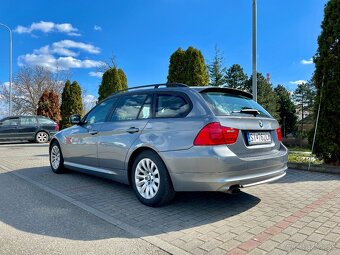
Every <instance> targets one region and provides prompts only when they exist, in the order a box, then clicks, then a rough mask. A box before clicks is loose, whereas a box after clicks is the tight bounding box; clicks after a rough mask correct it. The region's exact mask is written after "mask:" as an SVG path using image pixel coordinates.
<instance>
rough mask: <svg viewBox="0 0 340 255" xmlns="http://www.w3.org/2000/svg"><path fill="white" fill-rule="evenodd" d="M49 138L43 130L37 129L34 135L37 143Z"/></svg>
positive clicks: (44, 141)
mask: <svg viewBox="0 0 340 255" xmlns="http://www.w3.org/2000/svg"><path fill="white" fill-rule="evenodd" d="M48 140H49V135H48V133H46V132H45V131H39V132H38V133H37V134H36V135H35V141H36V142H37V143H47V142H48Z"/></svg>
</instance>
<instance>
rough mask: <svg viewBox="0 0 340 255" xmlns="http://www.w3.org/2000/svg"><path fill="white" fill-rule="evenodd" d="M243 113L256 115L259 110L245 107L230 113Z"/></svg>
mask: <svg viewBox="0 0 340 255" xmlns="http://www.w3.org/2000/svg"><path fill="white" fill-rule="evenodd" d="M234 112H235V113H236V112H237V113H245V114H252V115H254V116H255V117H256V116H257V115H259V114H260V112H259V111H258V110H256V109H251V108H245V109H242V110H240V111H232V113H234Z"/></svg>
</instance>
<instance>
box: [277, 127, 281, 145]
mask: <svg viewBox="0 0 340 255" xmlns="http://www.w3.org/2000/svg"><path fill="white" fill-rule="evenodd" d="M276 134H277V138H278V139H279V141H280V142H281V141H282V132H281V128H277V129H276Z"/></svg>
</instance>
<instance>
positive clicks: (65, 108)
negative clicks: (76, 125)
mask: <svg viewBox="0 0 340 255" xmlns="http://www.w3.org/2000/svg"><path fill="white" fill-rule="evenodd" d="M71 104H72V102H71V82H70V81H69V80H67V81H66V83H65V86H64V89H63V93H62V94H61V106H60V115H61V121H60V128H67V127H69V126H71V124H70V122H69V117H70V115H71V110H70V108H71Z"/></svg>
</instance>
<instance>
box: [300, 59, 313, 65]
mask: <svg viewBox="0 0 340 255" xmlns="http://www.w3.org/2000/svg"><path fill="white" fill-rule="evenodd" d="M301 64H303V65H311V64H313V58H310V59H308V60H306V59H302V60H301Z"/></svg>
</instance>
